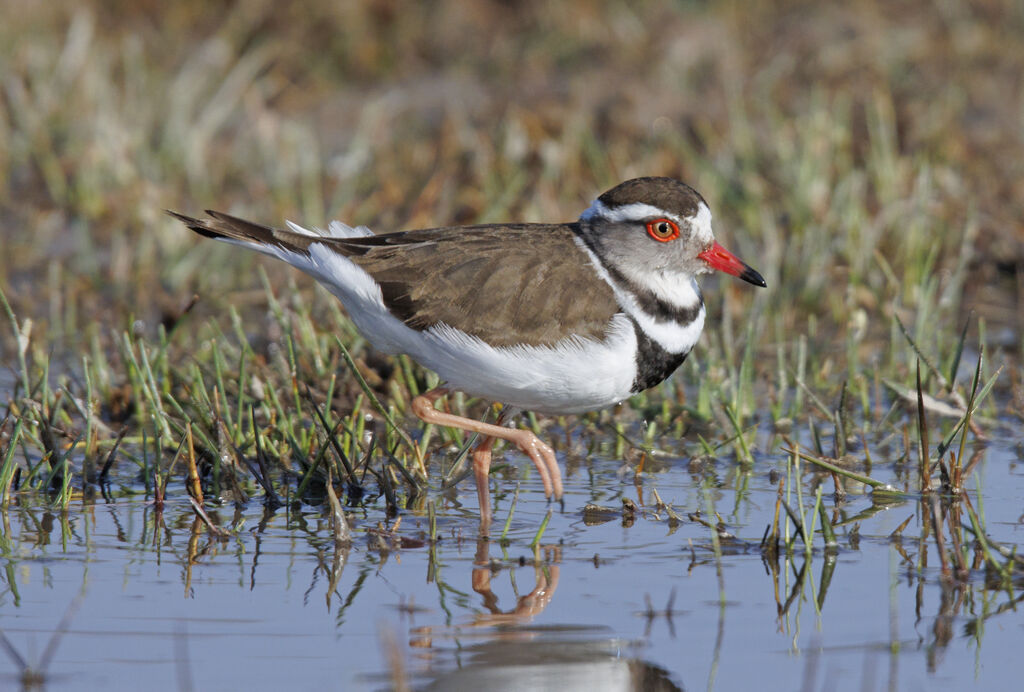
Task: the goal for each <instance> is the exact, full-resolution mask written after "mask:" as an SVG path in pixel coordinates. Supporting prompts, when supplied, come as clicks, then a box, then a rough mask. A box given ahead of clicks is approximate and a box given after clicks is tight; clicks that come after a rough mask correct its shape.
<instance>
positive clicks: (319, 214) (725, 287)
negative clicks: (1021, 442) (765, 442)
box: [0, 0, 1024, 386]
mask: <svg viewBox="0 0 1024 692" xmlns="http://www.w3.org/2000/svg"><path fill="white" fill-rule="evenodd" d="M1022 75H1024V5H1022V4H1021V3H1020V2H1017V1H1016V0H986V1H983V2H971V3H967V2H956V1H954V0H943V1H940V2H924V1H920V0H905V1H899V2H891V3H875V2H867V1H862V0H855V1H852V2H843V3H817V2H782V1H779V2H756V3H750V2H720V3H698V2H679V3H662V2H621V1H618V0H608V1H604V2H595V3H588V2H581V1H573V2H565V3H546V2H530V1H508V2H474V3H462V2H453V1H445V0H440V1H437V2H424V3H401V2H396V1H393V0H372V1H368V2H358V3H350V2H338V3H328V2H311V3H276V2H262V1H257V0H253V1H251V2H244V3H233V2H215V3H200V2H192V1H185V2H178V3H173V4H170V5H168V4H166V3H160V2H152V1H146V0H143V1H140V2H134V3H117V2H100V1H96V0H93V1H89V0H83V1H81V2H75V3H70V2H52V3H40V2H31V1H27V0H25V1H21V0H5V1H4V2H3V22H0V80H2V84H0V238H2V240H0V242H2V252H0V287H2V288H3V290H4V292H5V294H6V295H7V297H8V299H9V301H10V302H11V305H12V307H13V310H14V312H15V314H16V315H17V316H18V317H19V319H31V320H32V329H33V331H32V341H33V343H34V344H35V345H36V347H37V348H41V349H42V350H44V351H46V352H47V353H48V354H50V355H51V356H55V357H58V358H64V357H66V358H67V359H68V361H69V362H70V363H78V362H79V359H80V357H81V353H82V352H83V350H84V349H86V348H87V347H88V346H89V345H90V344H92V347H93V348H96V347H97V344H98V345H99V346H98V348H104V345H105V344H106V345H109V344H111V343H116V341H117V339H118V334H120V333H121V332H123V331H124V330H130V331H132V332H133V333H134V334H135V335H138V336H146V337H149V338H156V336H157V332H158V328H159V327H158V325H160V324H161V323H163V324H165V325H168V324H171V323H173V321H174V320H175V318H176V317H177V316H178V315H179V313H180V312H181V310H182V309H183V308H184V307H185V306H186V305H188V303H189V300H190V298H191V296H192V294H193V293H197V294H198V295H199V297H200V300H199V303H198V304H197V306H196V308H195V310H194V311H193V314H192V316H190V317H189V319H194V320H195V322H194V323H195V324H199V325H202V324H204V322H203V320H204V319H206V318H207V317H209V318H211V319H213V320H214V321H220V322H221V323H226V318H225V309H226V306H227V305H229V304H230V305H234V306H236V307H238V308H239V310H240V311H241V312H242V314H243V315H246V314H247V311H251V309H252V308H257V309H258V310H260V311H264V312H265V310H266V300H265V295H264V292H263V289H262V288H261V283H260V276H259V274H258V272H256V271H255V270H254V268H255V267H256V266H257V265H259V266H262V267H265V270H266V272H267V273H268V274H269V275H270V278H271V284H272V285H275V286H279V287H286V288H282V290H284V291H288V290H297V291H299V292H300V293H301V294H303V295H306V296H313V298H312V299H313V301H314V302H313V308H312V310H313V314H314V315H317V314H319V315H325V314H329V311H330V310H331V309H332V308H329V307H327V306H326V303H327V300H326V299H325V298H324V296H323V294H318V293H314V289H313V283H312V282H311V281H307V280H305V279H296V278H295V276H294V273H293V272H292V271H291V270H289V269H288V268H286V267H283V266H277V265H276V264H274V263H272V262H270V261H265V260H263V259H261V258H257V257H256V256H255V255H254V254H251V253H242V252H239V251H237V250H236V249H234V248H230V247H222V246H219V245H215V244H213V243H209V242H202V241H200V240H199V239H197V238H195V237H194V236H193V235H192V234H190V233H189V232H188V231H187V230H185V229H184V228H181V227H180V225H179V224H177V223H176V222H174V221H173V220H171V219H169V218H167V217H165V216H164V215H163V213H162V210H163V209H165V208H170V209H178V210H182V211H185V212H189V213H194V212H198V211H199V210H201V209H203V208H218V209H222V210H225V211H231V212H235V213H238V214H242V215H246V216H248V217H251V218H253V219H256V220H262V221H265V222H268V223H272V224H279V223H281V221H282V220H283V219H285V218H288V219H294V220H296V221H300V222H303V223H306V224H312V225H323V224H325V223H326V222H327V221H328V220H330V219H332V218H338V219H342V220H345V221H346V222H348V223H351V224H358V223H365V224H367V225H369V226H370V227H371V228H373V229H375V230H377V231H388V230H398V229H402V228H410V227H421V226H430V225H445V224H451V223H471V222H486V221H511V220H524V221H556V220H569V219H574V218H575V217H576V216H577V215H578V214H579V212H580V211H581V210H582V209H583V208H585V206H586V205H587V204H588V203H589V201H590V200H591V199H593V198H594V197H595V196H596V195H598V194H600V193H601V192H602V191H603V190H605V189H607V188H609V187H610V186H612V185H614V184H616V183H617V182H620V181H621V180H624V179H626V178H630V177H634V176H638V175H671V176H676V177H679V178H681V179H683V180H686V181H688V182H690V183H691V184H692V185H694V186H695V187H696V188H697V189H698V190H700V191H701V192H702V193H703V195H704V196H705V197H706V198H707V199H708V201H709V203H710V205H711V208H712V210H713V212H714V214H715V220H716V229H717V234H718V237H719V239H720V240H721V241H722V242H723V244H725V245H726V246H727V247H729V248H730V249H732V250H733V251H735V252H736V253H737V254H738V255H739V256H741V257H743V258H744V259H746V260H747V261H748V262H750V263H751V264H752V265H754V266H755V267H756V268H757V269H759V270H760V271H761V272H762V273H763V274H764V276H765V277H766V279H767V281H768V285H769V290H768V291H763V292H757V293H756V295H751V292H750V291H747V290H745V288H746V287H744V286H739V285H737V284H736V282H728V281H719V282H717V283H711V284H710V286H711V288H710V290H708V291H707V293H708V300H709V303H710V308H709V315H711V317H710V319H709V320H708V326H707V329H708V335H707V336H706V337H705V340H704V344H705V346H704V348H708V349H712V350H717V349H718V345H719V344H721V345H723V346H724V347H725V350H726V352H727V355H734V354H733V353H732V352H731V349H732V348H733V343H734V341H736V340H739V341H742V340H743V334H744V333H746V334H750V335H757V339H756V340H755V343H754V347H755V352H756V353H758V354H760V355H763V356H765V357H764V358H760V359H757V362H758V364H759V365H761V364H762V362H763V364H764V366H765V367H768V368H774V367H775V362H774V360H775V357H776V353H778V354H780V355H779V358H780V361H781V359H782V355H781V354H782V353H783V350H784V349H785V350H792V349H793V348H794V347H795V344H796V342H797V339H798V336H800V335H802V336H803V337H805V338H807V339H809V340H810V342H811V345H812V347H813V348H812V350H814V348H816V349H817V351H818V352H824V353H826V354H828V353H831V352H832V351H837V357H838V358H839V361H838V362H836V363H833V362H832V361H831V360H828V359H826V362H825V363H824V365H823V367H827V368H829V369H834V370H838V371H839V372H842V371H843V370H844V369H849V370H850V371H851V372H852V373H854V374H855V375H857V374H858V372H857V370H856V368H855V366H854V365H853V364H852V360H857V359H859V358H861V357H863V358H866V359H869V360H871V361H872V362H876V363H889V362H895V360H896V358H897V356H896V355H895V353H894V351H893V348H894V346H893V344H894V343H895V341H898V340H895V339H893V338H892V335H893V333H894V332H893V329H894V327H893V319H892V316H893V315H894V314H898V315H900V316H901V317H902V318H903V319H904V321H905V322H906V323H907V324H908V325H909V326H910V328H911V331H912V333H913V335H914V337H915V338H916V339H917V341H918V343H919V345H921V347H922V348H923V349H926V350H929V349H930V352H936V351H943V350H945V351H947V352H948V349H949V348H950V344H952V343H955V341H956V338H957V336H958V335H959V332H960V329H961V327H962V325H963V323H964V320H965V319H966V318H967V315H968V314H969V313H970V312H971V311H973V312H974V314H976V315H977V316H978V317H979V318H980V320H978V321H975V323H974V324H975V325H978V324H980V325H982V327H983V329H982V332H981V336H982V338H983V339H985V340H987V341H989V342H994V343H996V344H998V345H1002V346H1006V347H1008V348H1009V351H1010V352H1011V353H1015V354H1019V352H1020V350H1021V344H1020V328H1021V325H1022V302H1021V296H1022V295H1024V282H1022V281H1021V274H1022V269H1024V228H1022V224H1024V222H1022V219H1024V213H1022V212H1024V209H1022V207H1024V147H1022V140H1024V77H1022ZM249 314H251V312H250V313H249ZM255 314H257V315H258V314H260V313H259V312H257V313H255ZM748 323H749V324H750V325H751V327H750V329H749V330H748V328H747V327H746V326H745V325H747V324H748ZM265 326H266V325H265V324H263V323H261V322H259V321H257V322H255V323H250V325H249V326H248V327H247V328H251V329H253V330H254V331H256V332H259V331H260V330H261V329H263V328H264V327H265ZM3 331H4V332H5V333H4V334H3V336H2V337H0V344H2V345H3V349H4V351H3V353H4V355H3V357H2V358H0V361H2V362H3V364H4V365H6V366H11V367H13V364H12V361H13V352H14V351H13V348H12V346H13V344H14V336H13V334H12V333H10V330H3ZM734 332H735V334H734ZM975 332H976V330H975V329H974V327H973V326H972V334H974V333H975ZM200 333H204V332H203V330H200V329H197V330H195V331H194V332H193V331H189V332H188V333H181V332H179V333H178V334H177V335H175V341H176V342H177V344H176V345H177V346H178V347H179V348H180V349H181V350H182V352H183V353H189V352H192V351H194V350H195V349H196V348H197V344H198V343H199V339H198V336H199V334H200ZM734 337H735V339H734ZM268 338H272V335H271V336H270V337H268ZM880 344H882V345H880ZM905 346H906V344H905V343H901V344H900V349H901V353H903V352H906V351H907V349H906V348H905ZM900 358H903V361H905V363H904V362H903V361H901V363H900V364H901V365H903V364H907V363H909V362H910V358H909V357H904V356H900ZM734 360H735V359H734ZM779 368H780V371H781V370H782V367H781V363H780V366H779ZM54 369H58V368H56V367H55V368H54ZM903 372H904V373H906V372H908V370H906V369H904V370H903ZM780 386H781V385H780Z"/></svg>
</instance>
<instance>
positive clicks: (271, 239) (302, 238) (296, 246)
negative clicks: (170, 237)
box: [167, 209, 323, 256]
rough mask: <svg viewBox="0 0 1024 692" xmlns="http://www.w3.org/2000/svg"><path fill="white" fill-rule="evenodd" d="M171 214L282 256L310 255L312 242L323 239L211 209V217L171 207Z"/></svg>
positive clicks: (213, 234)
mask: <svg viewBox="0 0 1024 692" xmlns="http://www.w3.org/2000/svg"><path fill="white" fill-rule="evenodd" d="M167 213H168V214H170V215H171V216H173V217H174V218H176V219H178V220H179V221H181V222H182V223H183V224H185V225H186V226H187V227H188V228H190V229H191V230H193V231H195V232H196V233H198V234H199V235H202V236H206V237H207V238H215V239H217V240H227V241H235V242H239V243H243V244H247V245H250V246H256V249H260V247H261V246H262V247H263V249H264V251H269V253H270V254H274V255H278V256H280V254H279V253H280V252H282V251H283V252H284V253H285V254H287V253H296V252H297V253H300V254H302V255H307V256H308V255H309V246H310V244H311V243H315V242H318V241H322V240H323V238H322V237H319V236H316V235H312V234H310V235H306V234H303V233H296V232H295V231H286V230H283V229H280V228H272V227H271V226H264V225H262V224H258V223H253V222H252V221H246V220H245V219H240V218H238V217H237V216H231V215H230V214H225V213H223V212H219V211H211V210H209V209H208V210H207V211H206V213H207V214H208V215H209V217H210V218H208V219H196V218H193V217H191V216H186V215H184V214H179V213H178V212H176V211H170V210H167ZM275 250H276V251H278V252H275Z"/></svg>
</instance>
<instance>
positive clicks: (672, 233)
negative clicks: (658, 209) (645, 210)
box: [647, 219, 679, 243]
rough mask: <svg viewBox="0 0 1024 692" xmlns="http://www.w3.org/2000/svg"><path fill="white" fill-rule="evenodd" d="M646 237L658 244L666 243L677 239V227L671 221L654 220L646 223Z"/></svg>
mask: <svg viewBox="0 0 1024 692" xmlns="http://www.w3.org/2000/svg"><path fill="white" fill-rule="evenodd" d="M647 235H649V236H651V237H652V238H654V239H655V240H657V241H658V242H659V243H667V242H669V241H670V240H675V239H676V238H678V237H679V226H678V225H677V224H676V222H675V221H673V220H672V219H654V220H653V221H648V222H647Z"/></svg>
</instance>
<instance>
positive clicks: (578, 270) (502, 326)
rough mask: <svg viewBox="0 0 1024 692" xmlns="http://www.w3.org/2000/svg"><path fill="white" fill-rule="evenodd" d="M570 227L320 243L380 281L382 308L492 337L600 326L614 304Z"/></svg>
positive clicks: (544, 340) (535, 337) (560, 334)
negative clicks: (575, 239)
mask: <svg viewBox="0 0 1024 692" xmlns="http://www.w3.org/2000/svg"><path fill="white" fill-rule="evenodd" d="M573 237H574V235H573V232H572V230H571V228H570V227H568V226H564V225H562V226H558V225H539V224H523V225H502V226H476V227H473V226H471V227H468V228H459V229H448V228H439V229H428V230H423V231H408V232H405V233H389V234H384V235H378V236H371V237H367V238H351V239H337V240H332V241H328V242H327V243H326V244H328V245H330V246H332V247H334V248H335V249H336V250H337V251H338V252H341V253H342V254H344V255H346V256H347V257H349V259H351V260H352V261H353V262H355V263H356V264H358V265H359V266H360V267H362V268H363V269H364V270H366V272H367V273H369V274H370V275H371V276H372V277H373V278H374V279H375V280H376V281H377V282H378V283H380V286H381V292H382V293H383V296H384V302H385V304H386V305H387V306H388V309H389V310H391V311H392V313H394V314H395V316H396V317H398V318H399V319H401V320H402V321H403V322H405V323H406V324H407V325H409V326H410V327H412V328H414V329H427V328H429V327H431V326H433V325H435V324H438V323H441V322H443V323H445V324H447V325H449V326H452V327H455V328H457V329H460V330H462V331H464V332H466V333H468V334H472V335H473V336H476V337H479V338H480V339H483V340H485V341H487V342H488V343H490V344H493V345H496V346H511V345H515V344H529V345H541V344H553V343H555V342H557V341H559V340H561V339H563V338H565V337H566V336H567V335H568V334H578V335H580V336H585V337H589V338H592V339H601V338H603V337H604V335H605V330H606V329H607V328H608V323H609V321H610V320H611V318H612V316H613V315H614V314H615V313H616V312H618V304H617V303H616V302H615V296H614V294H613V293H612V290H611V287H609V286H608V284H607V283H605V282H604V281H603V280H601V278H600V277H599V276H598V275H597V274H596V273H595V272H594V270H593V267H592V266H591V264H590V259H589V257H588V256H587V255H586V254H585V253H584V252H583V251H581V250H580V249H579V248H578V247H577V246H576V243H575V242H574V241H573Z"/></svg>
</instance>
